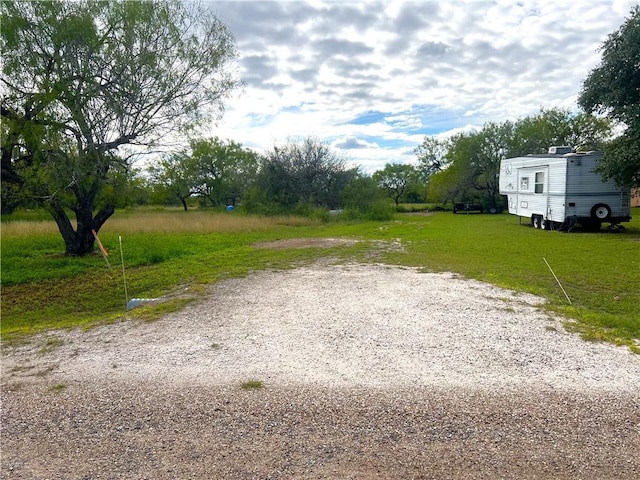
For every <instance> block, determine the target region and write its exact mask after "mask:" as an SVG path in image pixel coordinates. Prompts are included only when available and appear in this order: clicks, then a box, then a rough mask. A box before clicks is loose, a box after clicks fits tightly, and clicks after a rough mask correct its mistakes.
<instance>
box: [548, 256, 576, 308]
mask: <svg viewBox="0 0 640 480" xmlns="http://www.w3.org/2000/svg"><path fill="white" fill-rule="evenodd" d="M542 259H543V260H544V263H546V264H547V267H549V270H550V271H551V275H553V278H555V279H556V282H558V285H560V288H561V289H562V293H564V296H565V297H567V302H569V305H573V304H572V303H571V299H570V298H569V295H567V292H566V291H565V289H564V287H563V286H562V284H561V283H560V280H558V277H556V274H555V273H554V272H553V269H552V268H551V265H549V262H547V259H546V258H544V257H542Z"/></svg>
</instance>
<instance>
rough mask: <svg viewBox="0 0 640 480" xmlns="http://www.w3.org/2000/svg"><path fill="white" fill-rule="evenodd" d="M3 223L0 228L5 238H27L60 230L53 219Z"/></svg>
mask: <svg viewBox="0 0 640 480" xmlns="http://www.w3.org/2000/svg"><path fill="white" fill-rule="evenodd" d="M1 225H2V226H0V228H1V229H2V237H3V238H25V237H32V236H34V235H45V234H51V233H57V232H58V227H57V226H56V224H55V222H54V221H53V220H51V221H44V220H38V221H31V220H16V221H13V222H3V223H2V224H1ZM74 225H75V222H74Z"/></svg>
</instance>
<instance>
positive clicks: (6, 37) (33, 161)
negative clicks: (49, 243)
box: [0, 0, 238, 255]
mask: <svg viewBox="0 0 640 480" xmlns="http://www.w3.org/2000/svg"><path fill="white" fill-rule="evenodd" d="M1 8H2V18H1V22H2V30H1V42H2V43H1V47H2V55H3V66H2V79H1V84H0V85H1V89H2V91H1V93H2V104H1V106H2V108H1V113H2V181H3V186H4V184H5V183H7V185H9V184H12V185H19V187H20V189H21V190H22V191H23V192H25V193H26V194H28V195H30V196H31V197H32V198H34V199H37V200H38V201H39V202H41V203H42V204H43V205H44V207H45V208H46V209H47V210H48V211H49V212H50V213H51V215H52V216H53V218H54V220H55V221H56V223H57V225H58V229H59V230H60V233H61V235H62V237H63V239H64V242H65V246H66V253H67V254H75V255H84V254H86V253H89V252H91V251H92V250H93V244H94V237H93V234H92V230H95V231H98V230H99V229H100V227H102V225H103V224H104V222H105V221H106V220H107V219H108V218H109V217H110V216H111V215H112V214H113V213H114V201H113V198H109V196H107V195H101V194H102V193H103V191H104V190H105V186H106V185H108V184H109V182H112V181H113V175H112V173H113V170H114V169H115V168H116V167H117V166H123V167H125V166H126V164H127V163H128V162H129V158H130V154H131V153H132V152H139V151H141V149H144V148H145V147H149V146H150V145H153V144H156V143H157V142H158V141H159V139H162V138H167V135H168V134H169V133H171V132H175V131H177V130H179V129H182V128H186V127H188V126H191V125H193V124H194V122H196V121H197V120H202V119H203V118H206V116H207V115H209V114H218V113H220V112H221V111H222V100H223V99H224V98H225V96H226V95H227V94H228V93H229V92H230V91H231V90H232V89H233V88H234V87H236V86H237V85H238V82H237V81H236V80H235V78H234V76H233V71H232V69H230V68H229V63H230V62H231V61H232V60H233V59H234V58H235V55H236V51H235V47H234V42H233V37H232V35H231V33H230V31H229V30H228V28H227V27H226V26H225V25H224V24H223V23H221V22H220V20H219V19H218V18H217V17H216V16H215V15H214V14H213V13H212V12H211V10H209V9H207V8H206V7H204V6H202V5H198V4H196V3H193V2H180V1H177V0H158V1H153V2H151V1H137V2H130V1H124V0H122V1H108V2H107V1H91V0H79V1H74V2H66V1H42V2H32V1H3V2H2V5H1ZM125 149H126V150H125ZM69 210H70V211H72V212H73V214H74V216H75V225H74V222H72V219H71V218H70V217H69V215H68V214H67V212H68V211H69Z"/></svg>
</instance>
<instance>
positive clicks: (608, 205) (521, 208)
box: [499, 147, 631, 229]
mask: <svg viewBox="0 0 640 480" xmlns="http://www.w3.org/2000/svg"><path fill="white" fill-rule="evenodd" d="M551 151H558V152H561V153H549V154H542V155H527V156H525V157H515V158H508V159H505V160H503V161H502V163H501V165H500V180H499V188H500V193H501V194H502V195H506V197H507V204H508V208H509V213H511V214H514V215H518V216H520V217H526V218H529V219H530V221H531V224H532V225H533V226H534V227H537V228H553V229H570V228H572V227H573V226H574V225H575V224H577V223H579V224H581V225H582V226H583V227H586V228H589V229H599V228H600V226H601V224H602V223H603V222H609V223H610V224H611V225H618V224H619V223H620V222H626V221H629V220H630V219H631V216H630V206H629V205H630V189H625V188H621V187H619V186H618V185H616V184H615V182H614V181H613V180H610V181H606V182H605V181H602V178H601V176H600V175H599V174H598V173H596V172H595V168H596V166H597V162H598V160H599V159H600V158H601V156H602V154H601V153H599V152H586V153H565V152H566V151H567V150H566V147H552V148H551V149H550V152H551Z"/></svg>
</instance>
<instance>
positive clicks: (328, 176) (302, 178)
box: [249, 137, 358, 211]
mask: <svg viewBox="0 0 640 480" xmlns="http://www.w3.org/2000/svg"><path fill="white" fill-rule="evenodd" d="M357 173H358V169H357V168H352V169H350V168H347V166H346V165H345V161H344V159H343V158H341V157H340V156H339V155H338V154H337V153H336V152H335V151H333V150H332V149H331V147H330V146H329V145H327V144H326V143H325V142H322V141H320V140H318V139H316V138H313V137H307V138H304V139H302V140H298V141H293V140H292V141H289V142H288V143H286V144H285V145H282V146H274V147H273V149H272V150H269V151H267V152H265V153H264V155H262V157H261V159H260V167H259V171H258V175H257V179H256V189H255V190H254V195H253V197H252V198H251V201H250V202H249V208H250V209H252V210H255V211H261V210H262V211H278V210H291V209H292V208H294V207H298V208H300V209H301V210H304V209H305V208H314V207H320V208H339V207H340V206H341V203H342V198H341V196H342V191H343V189H344V187H345V186H346V185H347V184H348V183H349V181H351V179H353V178H354V177H355V176H356V175H357Z"/></svg>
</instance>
